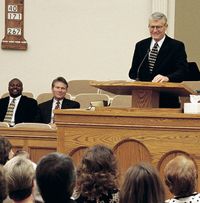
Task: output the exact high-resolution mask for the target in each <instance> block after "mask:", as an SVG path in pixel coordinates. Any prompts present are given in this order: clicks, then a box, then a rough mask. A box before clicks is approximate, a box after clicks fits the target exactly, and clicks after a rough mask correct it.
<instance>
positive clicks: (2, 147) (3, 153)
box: [0, 136, 12, 165]
mask: <svg viewBox="0 0 200 203" xmlns="http://www.w3.org/2000/svg"><path fill="white" fill-rule="evenodd" d="M11 149H12V145H11V143H10V141H9V140H8V139H7V138H6V137H2V136H0V164H2V165H4V164H5V163H6V162H7V161H8V159H9V152H10V150H11Z"/></svg>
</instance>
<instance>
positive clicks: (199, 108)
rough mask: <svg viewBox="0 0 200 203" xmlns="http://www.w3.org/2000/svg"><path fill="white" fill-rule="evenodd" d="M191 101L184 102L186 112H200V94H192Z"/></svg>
mask: <svg viewBox="0 0 200 203" xmlns="http://www.w3.org/2000/svg"><path fill="white" fill-rule="evenodd" d="M190 102H191V103H184V113H191V114H200V103H199V102H200V95H190Z"/></svg>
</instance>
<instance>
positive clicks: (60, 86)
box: [38, 77, 80, 123]
mask: <svg viewBox="0 0 200 203" xmlns="http://www.w3.org/2000/svg"><path fill="white" fill-rule="evenodd" d="M67 88H68V83H67V81H66V80H65V78H63V77H58V78H56V79H55V80H53V82H52V85H51V90H52V93H53V98H52V99H51V100H48V101H46V102H43V103H41V104H39V115H38V121H39V122H41V123H54V113H53V111H54V109H74V108H80V104H79V103H78V102H76V101H72V100H70V99H66V98H65V95H66V93H67Z"/></svg>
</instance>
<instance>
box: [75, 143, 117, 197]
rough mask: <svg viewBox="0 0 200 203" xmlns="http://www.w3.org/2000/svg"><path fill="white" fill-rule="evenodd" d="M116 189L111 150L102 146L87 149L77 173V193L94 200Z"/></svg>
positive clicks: (115, 164) (115, 170)
mask: <svg viewBox="0 0 200 203" xmlns="http://www.w3.org/2000/svg"><path fill="white" fill-rule="evenodd" d="M117 188H118V187H117V162H116V159H115V156H114V154H113V152H112V150H111V149H109V148H107V147H105V146H103V145H95V146H93V147H91V148H89V149H88V150H87V151H86V153H85V154H84V156H83V159H82V163H81V166H80V168H79V169H78V171H77V190H78V193H80V194H81V195H82V196H85V197H87V198H88V199H96V198H98V197H100V196H101V195H103V194H105V193H107V192H108V191H109V190H113V189H117Z"/></svg>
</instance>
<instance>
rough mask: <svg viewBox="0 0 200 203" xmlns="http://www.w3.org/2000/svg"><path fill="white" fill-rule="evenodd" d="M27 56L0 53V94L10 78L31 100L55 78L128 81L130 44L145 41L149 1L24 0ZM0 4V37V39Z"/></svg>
mask: <svg viewBox="0 0 200 203" xmlns="http://www.w3.org/2000/svg"><path fill="white" fill-rule="evenodd" d="M24 2H25V25H24V28H25V33H24V37H25V39H26V40H27V42H28V50H27V51H13V50H2V49H0V81H1V85H0V95H1V94H2V93H4V92H6V91H7V85H8V81H9V80H10V79H12V78H13V77H18V78H20V79H21V80H22V81H23V83H24V91H31V92H33V94H34V95H35V96H37V95H38V94H39V93H42V92H48V91H50V83H51V81H52V79H54V78H55V77H57V76H64V77H65V78H66V79H67V80H68V81H69V80H72V79H95V80H116V79H125V80H126V79H128V71H129V68H130V65H131V60H132V54H133V50H134V45H135V43H136V42H137V41H138V40H141V39H142V38H145V37H148V36H149V35H148V29H147V23H148V21H147V20H148V17H149V15H150V14H151V11H152V2H151V1H149V0H59V1H57V0H25V1H24ZM4 3H5V0H1V1H0V27H1V29H0V36H1V39H3V37H4Z"/></svg>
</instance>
